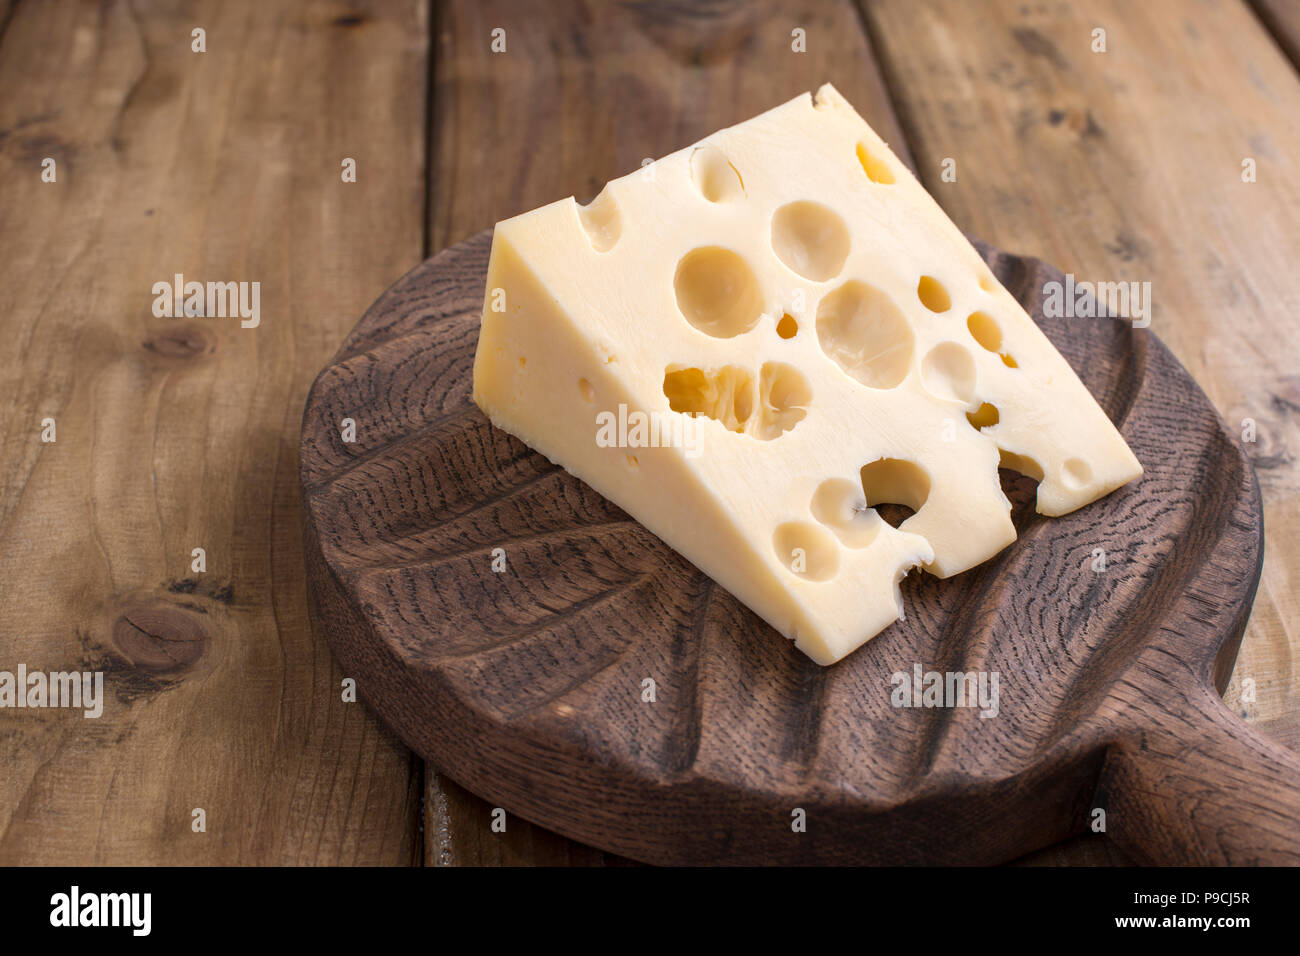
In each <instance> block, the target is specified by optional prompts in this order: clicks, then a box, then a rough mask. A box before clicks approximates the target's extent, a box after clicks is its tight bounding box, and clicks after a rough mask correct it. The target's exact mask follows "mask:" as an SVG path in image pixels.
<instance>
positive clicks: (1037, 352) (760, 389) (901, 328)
mask: <svg viewBox="0 0 1300 956" xmlns="http://www.w3.org/2000/svg"><path fill="white" fill-rule="evenodd" d="M474 400H475V402H477V403H478V405H479V407H480V408H482V410H483V411H484V412H485V413H486V414H487V415H488V417H489V418H490V419H491V420H492V422H493V423H494V424H495V425H496V426H498V427H500V428H503V429H505V430H506V431H508V432H510V433H511V434H513V435H516V436H518V437H519V438H520V439H522V440H523V441H524V442H526V443H527V444H528V445H530V446H531V447H532V448H534V449H536V450H537V451H539V452H541V453H542V454H543V455H545V456H546V457H547V458H549V459H551V460H552V461H554V462H558V463H559V464H561V465H563V466H564V467H565V468H566V469H568V470H569V471H570V472H571V473H573V474H574V475H576V476H577V477H579V478H581V479H582V480H583V481H585V482H586V483H587V484H589V485H591V486H592V487H593V488H595V489H596V490H597V491H599V492H600V493H601V494H603V495H605V496H606V497H607V498H609V499H611V500H612V501H614V502H615V503H616V504H618V505H619V506H620V507H622V508H623V509H624V510H625V511H627V512H628V513H629V514H630V515H632V517H634V518H636V519H637V520H638V521H639V522H641V523H642V524H643V525H645V527H647V528H648V529H650V530H651V531H652V532H654V533H655V534H656V535H658V536H659V537H660V538H662V539H663V540H664V541H665V542H667V543H668V544H669V545H670V546H672V547H673V548H675V549H676V550H677V551H678V552H680V553H681V554H682V555H683V556H685V557H686V558H687V559H688V560H690V561H691V562H692V563H694V564H695V565H696V567H698V568H699V569H700V570H701V571H703V572H704V573H705V574H708V575H709V576H710V577H712V578H713V579H714V580H715V581H717V582H718V583H719V584H721V585H722V586H723V587H725V588H726V589H727V590H728V591H730V592H731V593H732V594H734V595H735V596H736V597H737V598H739V599H740V600H741V601H743V602H744V603H745V604H746V605H748V606H749V607H750V608H752V609H753V610H754V611H755V612H756V613H757V614H758V615H759V616H760V617H762V618H763V619H764V620H765V621H767V622H768V623H769V624H771V625H772V627H774V628H775V629H776V630H777V631H779V632H780V633H781V634H783V635H785V636H786V637H787V638H790V639H792V640H794V642H795V643H796V644H797V646H798V647H799V649H800V650H802V651H803V652H804V653H806V654H807V655H808V656H809V657H811V658H812V659H813V660H815V661H817V662H818V663H820V664H830V663H832V662H834V661H837V660H839V659H841V658H843V657H844V656H845V655H846V654H848V653H850V652H851V651H853V650H854V649H855V648H857V647H859V646H861V645H862V644H863V643H865V642H866V641H868V640H869V639H871V638H872V637H873V636H875V635H876V634H878V633H879V632H880V631H881V630H882V629H884V628H885V627H887V626H888V625H889V624H890V623H891V622H893V621H895V620H897V619H899V618H900V617H901V616H902V614H903V608H902V605H901V600H900V596H899V588H898V583H899V581H900V580H901V579H902V577H903V576H904V575H905V574H907V572H908V570H909V569H911V568H913V567H916V566H920V567H922V568H924V569H925V570H927V571H929V572H931V573H933V574H936V575H939V576H940V577H947V576H949V575H953V574H957V573H958V572H961V571H964V570H966V569H967V568H970V567H972V566H974V565H977V564H979V563H980V562H982V561H985V560H987V559H988V558H990V557H992V556H993V555H995V554H997V553H998V552H999V551H1000V550H1002V549H1003V548H1005V547H1006V546H1007V545H1008V544H1010V543H1011V542H1012V541H1013V540H1014V538H1015V530H1014V528H1013V527H1012V524H1011V519H1010V504H1009V502H1008V501H1007V498H1006V496H1005V495H1004V494H1003V492H1002V488H1001V485H1000V483H999V479H998V467H999V463H1001V464H1002V465H1004V466H1007V467H1011V468H1014V469H1016V470H1018V471H1021V472H1023V473H1026V474H1030V475H1032V476H1033V477H1035V478H1038V479H1040V483H1039V486H1038V499H1037V507H1038V510H1039V511H1040V512H1042V513H1044V514H1048V515H1061V514H1065V513H1066V512H1069V511H1073V510H1074V509H1076V508H1079V507H1081V506H1083V505H1086V504H1088V503H1089V502H1091V501H1094V500H1095V499H1097V498H1099V497H1101V496H1102V495H1105V494H1107V493H1109V492H1110V491H1112V490H1114V489H1115V488H1118V487H1119V486H1121V485H1123V484H1124V483H1125V482H1128V481H1131V480H1133V479H1134V478H1136V477H1137V476H1138V475H1140V474H1141V472H1142V467H1141V465H1139V464H1138V461H1137V459H1136V458H1135V457H1134V455H1133V453H1132V452H1131V451H1130V450H1129V448H1128V446H1127V445H1126V444H1125V442H1124V439H1123V438H1121V437H1120V434H1119V432H1118V431H1116V429H1115V427H1114V426H1113V425H1112V424H1111V422H1110V421H1109V419H1108V418H1107V417H1106V414H1105V413H1104V412H1103V411H1102V409H1101V408H1100V407H1099V406H1098V405H1097V402H1096V401H1095V400H1094V399H1093V397H1092V396H1091V395H1090V394H1089V392H1088V390H1087V389H1086V388H1085V387H1084V385H1083V384H1082V383H1081V382H1080V381H1079V379H1078V377H1077V376H1076V375H1075V374H1074V372H1073V371H1072V370H1071V369H1070V367H1069V365H1068V364H1067V363H1066V362H1065V360H1064V359H1063V358H1062V357H1061V355H1060V354H1059V353H1058V352H1057V351H1056V349H1055V348H1053V347H1052V345H1051V343H1050V342H1049V341H1048V340H1047V338H1046V336H1044V335H1043V333H1042V332H1041V331H1040V330H1039V329H1038V327H1037V326H1036V325H1035V324H1034V322H1033V320H1032V319H1030V317H1029V316H1028V315H1027V314H1026V313H1025V311H1024V309H1022V308H1021V306H1020V305H1019V304H1018V303H1017V301H1016V300H1015V299H1014V298H1013V297H1012V296H1011V294H1010V293H1008V292H1007V291H1006V290H1005V289H1004V288H1003V287H1002V286H1001V285H1000V284H999V283H998V282H997V281H996V279H995V278H994V277H993V275H992V273H991V272H990V271H989V269H988V267H987V266H986V265H985V263H984V261H983V260H982V259H981V258H980V256H979V254H978V253H977V252H976V251H975V249H974V248H973V247H972V246H971V245H970V243H968V242H967V241H966V239H965V238H964V237H963V236H962V234H961V232H960V231H959V230H958V229H957V228H956V226H954V225H953V223H952V222H951V221H950V220H949V219H948V217H947V216H946V215H945V214H944V213H943V211H942V210H941V209H940V208H939V206H938V204H937V203H935V202H934V200H933V199H931V198H930V196H929V195H928V194H927V193H926V192H925V190H924V189H923V188H922V186H921V185H920V184H919V183H918V182H917V181H916V180H915V179H914V178H913V176H912V175H911V173H910V172H909V171H908V169H907V168H906V167H905V166H904V165H903V164H902V163H901V162H899V160H898V158H897V157H896V156H894V154H893V153H891V152H890V151H889V149H888V147H887V146H886V145H885V143H884V142H882V141H881V139H880V138H879V137H878V136H877V135H876V134H875V133H874V132H873V131H872V130H871V128H870V127H868V126H867V124H866V123H865V122H863V120H862V118H861V117H859V116H858V114H857V113H856V112H855V111H854V110H853V108H852V107H851V106H850V105H849V104H848V103H847V102H846V101H845V100H844V99H843V98H842V97H841V96H840V95H839V94H838V93H837V92H836V91H835V89H834V88H833V87H831V86H829V85H827V86H823V87H822V88H821V89H820V90H819V91H818V93H817V95H816V97H815V98H814V97H812V96H809V95H808V94H804V95H803V96H800V97H798V98H796V99H794V100H791V101H790V102H788V103H786V104H785V105H783V106H779V107H777V108H775V109H773V110H770V111H769V112H767V113H764V114H762V115H761V116H758V117H756V118H754V119H752V120H750V121H748V122H746V123H742V124H740V125H738V126H733V127H731V128H729V129H724V130H721V131H719V132H717V133H714V134H713V135H712V136H709V137H708V138H706V139H704V140H702V141H700V142H699V143H697V144H695V145H694V146H690V147H688V148H686V149H683V150H680V151H678V152H676V153H673V154H672V155H670V156H667V157H665V158H663V159H660V160H658V161H657V162H655V163H652V164H648V165H646V166H644V167H643V168H642V169H640V170H637V171H636V172H633V173H632V174H630V175H628V176H624V177H623V178H621V179H616V180H614V181H612V182H610V183H609V184H607V185H606V187H605V188H604V190H603V191H602V192H601V193H600V195H599V196H598V197H597V198H596V199H595V200H593V201H592V202H591V203H590V204H589V205H587V206H580V205H578V204H577V203H576V202H575V201H574V199H573V198H572V197H570V198H568V199H564V200H561V201H559V202H555V203H552V204H550V205H548V206H543V207H542V208H540V209H535V210H533V211H532V212H529V213H525V214H523V215H521V216H516V217H515V218H513V219H509V220H506V221H505V222H501V223H499V224H498V225H497V227H496V233H495V235H494V237H493V240H492V253H491V261H490V265H489V268H488V278H487V291H486V295H485V299H484V308H483V321H482V328H481V331H480V333H479V342H478V351H477V355H476V357H475V362H474ZM884 504H894V505H902V506H905V508H904V509H895V515H896V514H897V512H905V509H909V508H910V509H911V510H912V512H913V513H911V514H910V516H909V517H907V518H906V519H905V520H903V521H902V522H901V523H897V522H896V520H895V522H893V523H891V522H890V521H887V520H886V519H885V517H882V515H881V513H880V511H878V510H877V508H876V506H879V505H884ZM886 510H887V511H888V509H886ZM896 523H897V526H896V527H895V524H896Z"/></svg>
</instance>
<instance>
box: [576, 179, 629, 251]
mask: <svg viewBox="0 0 1300 956" xmlns="http://www.w3.org/2000/svg"><path fill="white" fill-rule="evenodd" d="M578 218H579V219H581V220H582V228H583V229H584V230H585V231H586V233H587V239H588V240H589V241H590V242H591V247H592V248H593V249H595V250H596V251H597V252H609V250H611V249H613V248H614V246H615V244H616V243H617V242H618V240H619V237H620V236H622V234H623V217H622V216H620V215H619V212H618V203H616V202H614V197H613V196H611V195H610V194H609V190H608V189H602V190H601V191H600V195H599V196H597V197H596V198H595V199H593V200H592V201H591V202H590V203H588V204H587V205H585V206H579V207H578Z"/></svg>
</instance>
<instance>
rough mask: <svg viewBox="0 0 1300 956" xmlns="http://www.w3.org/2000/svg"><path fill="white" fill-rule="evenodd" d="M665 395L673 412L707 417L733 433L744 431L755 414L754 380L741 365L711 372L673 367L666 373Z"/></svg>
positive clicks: (728, 366) (669, 367)
mask: <svg viewBox="0 0 1300 956" xmlns="http://www.w3.org/2000/svg"><path fill="white" fill-rule="evenodd" d="M664 395H666V396H668V407H669V408H671V409H672V410H673V411H675V412H683V413H685V414H688V415H705V416H707V417H709V418H712V419H714V420H715V421H718V422H721V423H722V426H723V427H724V428H726V429H728V430H729V431H733V432H743V431H744V430H745V424H746V423H747V422H748V421H749V416H750V415H752V414H753V412H754V379H753V376H752V375H750V374H749V372H748V371H747V370H746V369H743V368H741V367H740V366H739V365H727V366H724V367H722V368H720V369H713V370H710V371H708V372H705V371H704V370H703V369H699V368H683V367H681V366H676V365H670V366H668V368H667V369H666V370H665V373H664Z"/></svg>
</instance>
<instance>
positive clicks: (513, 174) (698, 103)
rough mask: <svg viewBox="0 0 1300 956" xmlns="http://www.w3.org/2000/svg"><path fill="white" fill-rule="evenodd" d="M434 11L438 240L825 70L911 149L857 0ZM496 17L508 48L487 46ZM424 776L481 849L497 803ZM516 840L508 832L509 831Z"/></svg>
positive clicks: (603, 174)
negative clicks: (454, 793)
mask: <svg viewBox="0 0 1300 956" xmlns="http://www.w3.org/2000/svg"><path fill="white" fill-rule="evenodd" d="M435 16H436V24H435V36H436V37H437V44H436V49H435V53H434V85H433V94H434V105H433V123H432V135H433V139H432V143H431V155H432V158H433V161H432V164H431V168H430V179H429V235H430V239H431V252H436V251H438V250H440V249H444V248H446V247H447V246H450V245H452V244H453V243H456V242H459V241H460V240H461V239H464V238H465V237H467V236H470V235H472V234H474V233H476V232H479V231H480V230H481V229H483V228H484V227H486V226H490V225H492V224H493V223H494V222H497V221H498V220H501V219H506V218H508V217H510V216H513V215H516V214H518V213H520V212H523V211H525V210H528V209H533V208H535V207H537V206H540V205H543V204H544V203H548V202H552V201H553V200H556V199H561V198H563V197H565V196H569V195H576V196H577V197H578V198H579V200H581V201H584V202H585V201H586V200H588V199H590V198H592V197H593V196H595V195H596V193H598V192H599V191H600V189H601V187H602V186H604V184H605V183H606V182H607V181H608V180H610V179H613V178H615V177H617V176H621V175H623V174H624V173H626V172H628V171H629V170H632V169H635V168H636V167H637V166H639V165H640V163H641V161H642V160H643V159H645V158H656V157H659V156H663V155H666V154H667V153H670V152H672V151H674V150H676V149H680V148H681V147H683V146H686V145H688V144H690V143H693V142H695V141H696V140H698V139H700V138H701V137H703V136H706V135H708V134H709V133H712V132H714V131H715V130H717V129H719V128H721V127H723V126H729V125H732V124H734V123H738V122H741V121H743V120H746V119H749V118H750V117H751V116H754V115H757V114H758V113H760V112H763V111H764V110H767V109H770V108H771V107H773V106H775V105H777V104H779V103H782V102H785V101H786V100H788V99H790V98H791V97H793V96H795V95H797V94H798V93H800V92H803V91H807V90H815V89H816V88H817V87H818V86H820V85H821V84H822V83H824V82H826V81H827V80H833V81H834V83H835V84H836V86H837V87H838V89H839V90H840V92H841V93H843V94H844V95H845V96H846V97H848V99H849V101H850V102H852V103H853V104H854V106H855V107H856V108H857V109H858V110H859V111H860V112H861V113H862V114H863V115H864V116H865V117H866V118H867V120H868V122H870V123H872V124H873V126H875V128H876V129H877V130H878V131H879V132H880V134H881V135H882V136H884V137H885V138H886V139H887V140H888V141H889V142H890V144H891V145H893V146H894V149H895V151H896V152H897V153H898V154H899V156H900V157H902V158H903V159H904V160H905V161H910V154H909V153H908V151H907V144H906V142H905V140H904V139H903V136H902V133H901V131H900V130H899V129H898V126H897V125H896V123H895V122H894V117H893V111H892V108H891V106H890V102H889V97H888V94H887V92H886V90H885V88H884V84H883V82H882V80H881V77H880V74H879V71H878V70H877V69H876V65H875V59H874V57H873V54H872V51H871V46H870V43H869V42H868V40H867V38H866V36H865V34H864V33H863V30H862V23H861V20H860V15H859V13H858V11H857V10H856V9H855V8H854V6H853V4H852V3H851V2H848V0H832V2H815V0H799V2H788V0H762V2H748V0H746V2H741V0H709V2H703V3H695V4H692V3H644V2H636V3H619V4H613V3H608V4H606V3H589V2H581V0H559V2H553V3H547V4H546V5H545V7H544V8H543V7H539V6H538V5H537V4H534V3H528V2H521V0H507V2H501V0H491V2H479V0H474V2H444V3H439V4H437V5H436V14H435ZM498 27H499V28H501V29H504V30H505V31H506V33H505V38H506V51H505V52H504V53H493V52H492V50H491V48H490V35H491V31H492V30H493V29H495V28H498ZM796 28H798V29H802V30H804V31H805V39H806V52H803V53H796V52H794V50H793V49H792V36H791V32H792V31H793V30H795V29H796ZM481 291H482V290H479V294H480V295H481ZM427 777H428V784H429V785H428V789H427V792H426V800H425V805H426V811H427V813H428V816H427V817H426V826H427V828H428V830H429V831H430V832H443V833H452V834H459V833H463V834H464V837H463V839H464V841H465V845H466V846H468V847H476V846H481V845H482V844H481V843H480V836H479V832H478V831H479V830H480V828H481V827H482V825H483V823H482V821H483V820H484V819H486V814H487V813H488V812H489V811H490V809H491V808H490V807H488V806H486V805H485V804H482V803H475V802H474V801H472V800H471V801H461V800H458V799H451V798H449V797H448V796H447V795H446V794H442V793H440V792H439V786H440V784H439V781H440V780H441V778H440V777H439V776H438V775H437V773H436V771H435V770H434V769H433V768H432V767H430V768H428V770H427ZM440 807H446V808H448V809H447V811H446V814H444V813H443V811H441V810H440V809H439V808H440ZM460 808H464V813H463V815H460V814H459V810H460ZM447 814H450V817H449V816H447ZM514 839H515V838H514V836H513V835H512V834H511V832H510V831H509V830H508V831H507V835H505V836H504V838H503V839H502V840H501V841H500V842H504V843H507V844H509V843H511V842H512V841H513V840H514ZM432 853H433V849H431V854H432ZM572 853H574V854H576V855H578V856H581V855H582V851H580V850H578V849H573V850H572ZM429 859H430V861H432V860H433V856H432V855H431V856H430V857H429ZM461 859H462V860H464V861H465V862H484V863H488V862H492V861H494V860H496V859H497V857H496V855H494V853H491V852H488V853H486V854H485V855H482V856H469V855H467V854H464V853H463V854H462V855H461ZM550 861H551V858H550V857H546V858H543V859H542V860H539V861H538V862H550Z"/></svg>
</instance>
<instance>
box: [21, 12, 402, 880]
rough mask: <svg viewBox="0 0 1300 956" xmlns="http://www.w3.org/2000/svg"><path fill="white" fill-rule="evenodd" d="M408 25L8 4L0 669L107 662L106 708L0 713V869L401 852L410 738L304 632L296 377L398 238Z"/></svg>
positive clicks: (356, 16)
mask: <svg viewBox="0 0 1300 956" xmlns="http://www.w3.org/2000/svg"><path fill="white" fill-rule="evenodd" d="M195 27H203V28H204V29H205V30H206V52H202V53H197V52H192V50H191V42H192V41H191V31H192V30H193V29H194V28H195ZM426 31H427V11H426V8H425V5H424V4H422V3H419V2H414V0H406V2H387V3H386V2H370V3H355V4H353V7H352V9H351V11H350V12H348V11H346V10H344V9H343V8H341V7H340V6H339V5H338V4H337V3H333V2H312V3H305V4H296V5H293V6H291V7H290V6H287V5H279V4H268V3H262V2H255V0H244V2H238V3H222V4H218V3H215V2H208V3H195V4H187V5H185V6H184V7H182V8H177V7H176V6H175V5H174V4H170V3H164V2H139V0H137V2H134V3H131V4H128V3H125V2H117V3H105V4H98V5H87V4H83V3H74V2H50V3H41V4H20V5H18V7H17V8H16V10H15V12H14V14H13V16H12V18H11V20H10V22H9V24H8V27H7V29H6V30H5V32H4V35H3V38H2V41H0V86H2V87H3V88H4V89H5V90H7V91H9V95H7V96H5V97H4V98H3V99H2V100H0V176H2V177H3V180H4V182H5V183H6V184H7V187H6V189H5V190H4V192H3V193H2V194H0V197H2V198H0V323H2V325H3V333H4V338H5V340H6V341H7V342H9V343H11V345H10V347H11V348H12V349H14V352H15V354H18V355H21V356H22V361H21V362H17V361H10V362H6V363H3V367H2V368H0V409H2V410H3V412H2V414H3V421H4V423H5V424H4V430H3V437H2V438H0V462H3V465H2V466H0V495H2V497H0V580H2V581H4V582H5V585H4V590H3V592H2V593H0V611H3V613H0V646H3V647H4V649H5V655H4V663H3V665H0V666H3V667H5V668H6V669H13V668H14V667H16V665H18V664H19V663H22V664H25V665H26V666H27V667H28V668H30V669H33V670H65V669H76V670H80V669H101V670H103V671H105V672H106V688H105V697H106V702H105V706H104V712H103V716H102V717H100V718H99V719H84V718H82V717H81V716H80V715H79V714H76V713H73V712H71V711H68V710H58V711H56V710H45V711H34V710H24V711H7V712H6V713H5V716H4V717H3V728H4V729H3V733H0V763H3V764H4V766H5V768H6V773H5V774H4V775H3V777H0V862H2V863H5V864H32V863H63V864H73V863H82V864H84V863H96V864H182V863H191V864H192V863H211V864H271V863H276V864H284V863H409V862H413V861H418V859H419V858H420V849H421V843H420V838H419V832H418V827H419V802H420V796H421V787H422V777H421V767H420V765H419V762H418V761H412V760H411V759H410V756H409V754H408V752H407V751H406V750H405V749H404V748H403V747H402V746H401V745H400V743H398V742H397V741H396V740H395V739H394V738H393V737H392V736H391V735H390V734H388V732H387V731H386V730H384V729H383V728H382V727H381V726H380V725H379V724H378V722H377V721H376V720H375V718H374V717H373V716H371V715H370V713H369V712H368V711H367V710H366V709H365V708H364V706H363V705H362V704H359V703H358V704H346V703H343V702H342V700H341V695H340V681H341V680H342V678H343V676H344V675H342V674H341V673H339V671H338V668H337V665H336V664H335V663H334V662H333V660H332V657H331V655H330V653H329V651H328V649H327V648H326V647H325V646H324V644H323V642H321V641H319V640H317V639H315V638H314V637H313V635H312V632H311V629H310V627H309V622H308V614H307V603H306V599H305V589H304V586H303V578H304V571H303V566H302V548H301V537H300V535H301V531H300V526H299V500H298V476H297V447H298V428H299V426H298V422H299V419H300V416H301V410H302V404H303V401H304V398H305V394H306V390H307V387H308V385H309V384H310V382H311V380H312V378H313V376H314V375H315V373H316V371H317V370H318V369H319V368H320V367H321V366H322V365H323V364H324V363H325V361H326V359H328V357H329V356H330V355H331V354H332V352H333V351H334V349H335V348H336V347H337V346H338V344H339V342H340V341H341V340H342V338H343V336H344V334H345V333H346V332H347V331H348V329H349V328H350V327H351V326H352V324H353V323H354V322H355V321H356V318H357V316H358V315H359V314H360V313H361V311H362V310H363V309H364V308H365V307H366V306H367V305H368V304H369V303H370V301H371V300H373V299H374V298H375V296H376V295H377V294H378V293H379V292H380V291H381V290H382V289H383V287H384V286H385V285H386V284H387V283H389V282H390V281H392V280H393V279H395V278H397V277H398V276H400V275H401V274H402V273H403V272H404V271H405V270H406V269H408V268H409V267H411V266H413V265H414V264H416V263H417V262H418V261H419V259H420V257H421V253H422V245H423V240H422V236H423V222H422V215H421V197H422V195H423V186H424V183H423V165H424V145H425V144H424V142H423V129H424V105H425V104H424V100H425V90H426V86H425V81H426V54H427V49H426ZM44 157H51V158H53V159H55V160H56V161H57V175H58V178H57V182H55V183H42V182H41V179H40V173H41V165H40V164H41V161H42V159H43V158H44ZM344 157H353V158H355V159H356V161H357V164H358V177H357V179H358V181H357V182H356V183H355V184H345V183H343V182H341V177H340V168H341V167H340V164H341V162H342V160H343V158H344ZM175 273H183V274H184V275H185V277H186V278H187V279H191V280H198V281H204V282H206V281H222V282H224V281H235V282H259V283H260V292H261V295H260V306H261V309H260V324H259V325H258V326H257V327H256V328H241V323H240V321H239V320H238V319H237V318H203V317H188V318H180V319H172V318H155V317H154V315H153V314H152V311H151V307H152V304H153V302H154V293H153V292H152V285H153V283H155V282H157V281H169V280H170V278H171V277H172V276H173V274H175ZM45 417H53V418H54V419H55V420H56V427H57V432H56V435H57V441H56V442H55V443H53V444H42V442H41V440H40V435H41V420H42V419H43V418H45ZM198 547H202V548H204V549H206V571H204V572H203V573H196V572H195V571H194V570H193V569H192V565H191V562H192V557H191V553H192V549H194V548H198ZM196 808H202V809H203V810H204V811H205V814H206V831H205V832H201V833H200V832H194V830H193V816H192V811H193V810H194V809H196Z"/></svg>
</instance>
